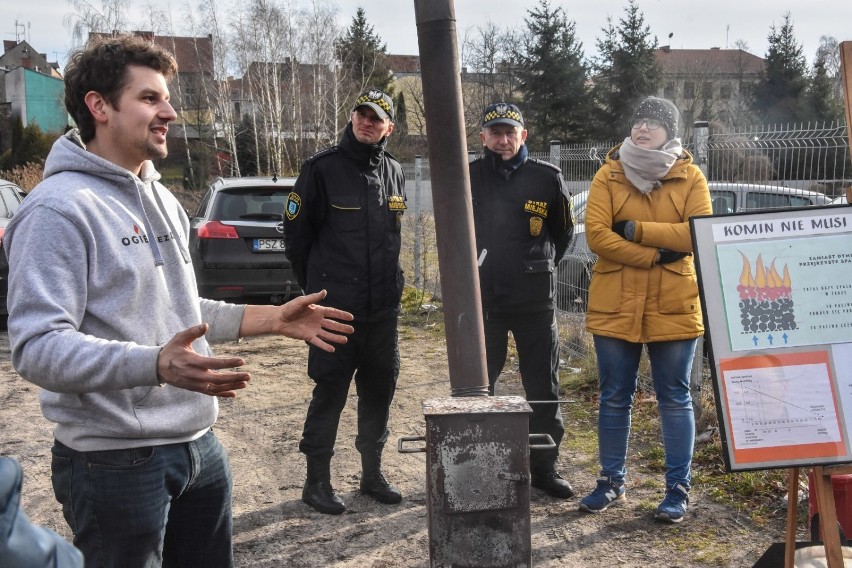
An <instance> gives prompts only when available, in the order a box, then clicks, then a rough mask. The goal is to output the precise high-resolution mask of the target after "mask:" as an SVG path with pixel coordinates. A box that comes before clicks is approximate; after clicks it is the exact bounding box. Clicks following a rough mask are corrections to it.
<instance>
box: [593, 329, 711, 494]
mask: <svg viewBox="0 0 852 568" xmlns="http://www.w3.org/2000/svg"><path fill="white" fill-rule="evenodd" d="M594 340H595V352H596V354H597V360H598V373H599V376H600V390H601V395H600V413H599V415H598V450H599V452H600V460H601V475H602V476H606V477H611V478H612V479H613V481H615V482H617V483H620V482H622V481H623V480H624V476H625V474H626V473H627V469H626V467H625V462H626V460H627V439H628V437H629V435H630V413H631V410H632V409H633V397H634V394H635V393H636V383H637V381H638V379H639V359H640V356H641V355H642V344H641V343H631V342H629V341H623V340H621V339H614V338H612V337H604V336H600V335H595V336H594ZM695 344H696V340H695V339H686V340H681V341H658V342H652V343H648V344H647V347H648V358H649V359H650V361H651V376H652V379H653V381H654V392H655V393H656V396H657V408H658V409H659V411H660V422H661V424H662V430H663V447H664V448H665V453H666V486H667V487H670V486H672V485H674V484H675V483H681V484H683V485H684V486H685V487H686V488H689V486H690V485H689V482H690V479H691V477H692V476H691V473H690V466H691V464H692V449H693V445H694V443H695V416H694V414H693V412H692V396H691V394H690V392H689V374H690V369H691V367H692V358H693V355H694V354H695Z"/></svg>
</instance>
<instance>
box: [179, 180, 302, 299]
mask: <svg viewBox="0 0 852 568" xmlns="http://www.w3.org/2000/svg"><path fill="white" fill-rule="evenodd" d="M295 183H296V178H279V177H243V178H219V179H217V180H216V181H215V182H213V184H212V185H211V186H210V188H209V189H208V191H207V193H206V194H205V196H204V198H203V199H202V200H201V204H200V205H199V207H198V212H197V213H196V214H195V215H194V216H193V217H192V218H191V219H190V235H189V250H190V253H191V255H192V262H193V265H194V268H195V278H196V280H197V282H198V294H199V295H200V296H201V297H203V298H210V299H214V300H226V301H233V302H246V303H261V304H265V303H270V304H281V303H283V302H286V301H287V300H288V299H290V298H291V297H293V296H298V295H301V294H302V290H301V288H299V285H298V284H297V282H296V278H295V276H294V275H293V269H292V267H291V266H290V261H289V260H287V255H286V254H285V251H284V204H285V202H286V200H287V195H288V194H289V193H290V190H291V189H292V188H293V185H294V184H295Z"/></svg>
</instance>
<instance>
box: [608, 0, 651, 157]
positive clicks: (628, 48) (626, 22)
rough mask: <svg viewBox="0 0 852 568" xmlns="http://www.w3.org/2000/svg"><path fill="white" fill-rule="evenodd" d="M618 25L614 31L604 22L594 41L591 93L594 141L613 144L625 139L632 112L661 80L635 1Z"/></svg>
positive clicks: (649, 32) (648, 35)
mask: <svg viewBox="0 0 852 568" xmlns="http://www.w3.org/2000/svg"><path fill="white" fill-rule="evenodd" d="M618 24H619V25H618V27H617V28H616V27H614V26H613V24H612V20H607V27H606V28H604V29H603V30H602V31H603V32H604V37H603V38H602V39H598V40H597V46H598V52H599V56H598V58H597V59H596V60H595V61H594V62H593V70H594V77H593V79H594V87H593V89H592V93H593V98H594V101H595V103H596V105H597V107H598V112H597V131H596V134H597V136H596V137H597V138H602V139H605V140H615V141H619V140H622V139H624V137H625V136H626V132H627V121H628V120H629V119H630V116H631V115H632V114H633V109H634V108H635V107H636V105H637V104H638V103H639V101H641V100H642V99H643V98H645V97H647V96H649V95H654V94H656V93H657V90H658V88H659V85H660V81H661V80H662V70H661V69H660V66H659V65H658V64H657V60H656V57H655V55H654V51H655V50H656V49H657V39H656V38H655V37H653V36H652V35H651V28H650V26H648V25H646V24H645V16H644V15H643V14H642V12H640V11H639V6H638V5H637V3H636V0H630V2H629V3H628V5H627V8H626V14H625V17H624V18H621V19H620V20H619V21H618Z"/></svg>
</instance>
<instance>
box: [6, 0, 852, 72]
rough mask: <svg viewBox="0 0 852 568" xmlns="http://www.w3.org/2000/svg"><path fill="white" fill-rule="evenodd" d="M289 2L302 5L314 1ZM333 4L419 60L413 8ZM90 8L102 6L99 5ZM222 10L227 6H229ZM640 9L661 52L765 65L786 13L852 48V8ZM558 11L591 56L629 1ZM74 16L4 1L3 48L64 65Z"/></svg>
mask: <svg viewBox="0 0 852 568" xmlns="http://www.w3.org/2000/svg"><path fill="white" fill-rule="evenodd" d="M237 1H240V0H237ZM290 1H292V2H295V3H297V4H298V3H304V2H306V1H307V0H290ZM328 1H331V2H333V3H335V4H336V5H337V6H338V8H339V13H338V20H339V22H340V24H341V26H344V27H345V26H348V25H349V23H351V21H352V17H353V16H354V15H355V10H356V9H357V8H358V7H359V6H360V7H363V8H364V10H365V11H366V15H367V20H368V21H369V22H370V24H371V25H372V26H373V28H374V31H375V32H376V33H377V34H378V35H379V36H380V37H381V38H382V39H383V40H384V41H385V43H386V44H387V48H388V52H389V53H397V54H410V55H416V54H417V53H418V46H417V26H416V21H415V17H414V1H413V0H328ZM90 2H91V3H92V4H93V5H95V6H100V5H101V1H100V0H90ZM149 2H150V3H152V4H154V5H157V6H160V7H161V8H163V9H165V10H167V11H170V12H171V13H172V17H173V21H175V22H179V21H180V16H181V14H182V13H184V6H185V5H186V1H185V0H171V1H169V0H146V1H144V2H143V1H142V0H131V3H132V4H133V5H145V4H148V3H149ZM282 2H283V0H282ZM220 5H225V6H226V5H227V2H223V3H222V4H220ZM454 5H455V13H456V18H457V23H456V28H457V30H458V34H459V41H460V40H461V37H462V36H463V35H464V33H465V31H466V30H472V29H475V28H476V27H477V26H482V25H484V24H486V23H487V22H489V21H490V22H493V23H495V24H497V25H499V26H501V27H522V26H523V20H524V17H525V16H526V15H527V10H528V9H530V8H532V7H534V6H537V5H538V1H537V0H520V1H519V0H489V1H487V0H457V1H456V2H455V3H454ZM638 5H639V8H640V10H641V11H642V12H643V14H644V16H645V22H646V24H648V25H649V26H650V28H651V33H652V34H654V35H656V36H657V38H658V40H659V44H660V45H661V46H662V45H666V44H667V43H669V39H668V35H669V33H673V34H674V35H673V36H672V38H671V46H672V48H676V49H708V48H711V47H721V48H725V47H733V45H734V43H735V42H736V41H737V40H744V41H745V42H746V43H747V44H748V46H749V51H750V52H751V53H754V54H755V55H759V56H761V57H763V56H765V54H766V49H767V41H766V37H767V35H768V34H769V30H770V26H772V25H775V26H780V24H781V22H782V19H783V17H784V14H785V13H787V12H790V14H791V15H792V17H793V23H794V29H795V32H796V37H797V38H798V41H799V43H800V44H801V45H802V46H803V48H804V54H805V57H806V58H807V60H808V63H809V64H811V63H812V62H813V58H814V54H815V53H816V49H817V47H818V46H819V39H820V37H821V36H822V35H830V36H834V37H835V38H836V39H837V40H838V41H846V40H852V1H850V0H775V1H767V0H704V1H700V2H687V1H684V0H677V1H675V0H639V1H638ZM551 6H553V7H555V6H560V7H562V9H563V10H564V11H565V13H566V14H567V15H568V19H569V20H573V21H574V22H575V23H576V31H577V37H578V39H579V40H580V41H581V42H582V43H583V49H584V51H585V53H586V55H587V56H590V55H592V54H593V53H594V52H595V40H596V38H598V37H600V36H602V35H603V34H602V32H601V30H602V28H603V27H604V26H606V19H607V16H611V17H613V20H614V22H615V24H616V26H617V24H618V19H619V18H621V17H623V16H624V8H625V6H627V0H623V1H621V2H605V3H603V2H589V1H588V0H583V1H577V0H570V1H566V0H551ZM70 11H71V8H70V6H69V4H68V1H67V0H0V33H2V38H3V39H4V40H9V39H26V40H27V41H28V42H29V43H30V44H31V45H32V46H33V47H34V48H35V49H37V50H38V51H40V52H41V53H46V54H47V56H48V59H49V60H51V61H55V60H58V61H59V62H60V63H61V64H63V65H64V63H65V61H66V55H67V52H68V49H69V48H70V47H71V33H70V31H69V30H68V28H67V27H66V26H65V25H64V24H63V18H64V16H65V14H67V13H68V12H70ZM136 19H137V20H138V21H143V20H142V19H141V18H138V17H137V18H136ZM16 21H17V22H18V24H19V25H18V26H16V25H15V22H16ZM175 29H176V34H177V35H182V34H181V31H182V30H181V29H180V24H179V23H178V24H176V25H175ZM16 34H17V35H16Z"/></svg>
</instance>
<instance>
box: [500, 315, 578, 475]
mask: <svg viewBox="0 0 852 568" xmlns="http://www.w3.org/2000/svg"><path fill="white" fill-rule="evenodd" d="M483 319H484V321H485V351H486V359H487V363H488V382H489V392H490V393H491V394H492V395H493V394H494V385H495V383H496V382H497V377H498V376H500V371H502V370H503V365H504V364H505V363H506V351H507V347H508V340H509V332H510V331H511V332H512V336H513V337H514V338H515V346H516V347H517V349H518V359H519V366H520V372H521V383H522V384H523V386H524V392H525V393H526V397H527V400H530V401H536V400H558V399H559V330H558V328H557V326H556V317H555V313H554V311H553V310H547V311H539V312H525V313H495V312H487V313H486V314H485V317H484V318H483ZM530 406H531V407H532V414H531V415H530V433H531V434H550V436H551V438H553V441H554V442H556V449H553V450H532V451H531V452H530V471H531V472H533V473H535V472H542V473H543V472H546V471H551V470H552V469H553V468H554V467H555V466H556V457H557V455H558V453H559V451H558V449H559V444H560V443H561V442H562V436H563V434H565V427H564V426H563V424H562V413H561V412H560V410H559V405H558V404H555V403H548V404H531V405H530Z"/></svg>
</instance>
